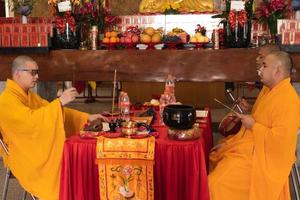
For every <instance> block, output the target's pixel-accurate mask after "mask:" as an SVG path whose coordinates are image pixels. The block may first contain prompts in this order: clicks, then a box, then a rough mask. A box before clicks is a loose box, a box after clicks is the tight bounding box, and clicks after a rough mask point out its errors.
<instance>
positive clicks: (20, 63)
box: [11, 55, 35, 74]
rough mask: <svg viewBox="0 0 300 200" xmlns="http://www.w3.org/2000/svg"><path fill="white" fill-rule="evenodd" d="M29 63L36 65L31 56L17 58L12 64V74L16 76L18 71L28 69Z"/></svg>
mask: <svg viewBox="0 0 300 200" xmlns="http://www.w3.org/2000/svg"><path fill="white" fill-rule="evenodd" d="M28 62H33V63H35V61H34V60H33V59H32V58H31V57H29V56H24V55H21V56H18V57H16V58H15V59H14V61H13V62H12V66H11V73H12V74H14V73H15V72H16V71H17V70H18V69H21V68H24V67H26V64H27V63H28Z"/></svg>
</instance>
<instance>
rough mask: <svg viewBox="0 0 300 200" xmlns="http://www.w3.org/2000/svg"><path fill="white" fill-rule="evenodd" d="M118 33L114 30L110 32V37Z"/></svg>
mask: <svg viewBox="0 0 300 200" xmlns="http://www.w3.org/2000/svg"><path fill="white" fill-rule="evenodd" d="M117 36H118V33H117V32H116V31H112V32H110V37H117Z"/></svg>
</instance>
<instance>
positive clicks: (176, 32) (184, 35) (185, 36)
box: [167, 27, 189, 43]
mask: <svg viewBox="0 0 300 200" xmlns="http://www.w3.org/2000/svg"><path fill="white" fill-rule="evenodd" d="M167 35H171V36H174V35H176V36H178V37H180V38H181V42H182V43H186V42H187V41H188V36H189V35H188V34H187V33H186V32H185V30H183V29H181V28H178V27H176V28H173V29H172V31H171V32H168V34H167Z"/></svg>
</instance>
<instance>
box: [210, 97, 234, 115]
mask: <svg viewBox="0 0 300 200" xmlns="http://www.w3.org/2000/svg"><path fill="white" fill-rule="evenodd" d="M214 100H215V101H216V102H218V103H219V104H221V105H222V106H224V107H225V108H227V109H229V110H230V111H231V112H233V113H234V114H236V115H237V116H239V115H240V114H239V113H238V112H236V111H235V110H233V109H232V108H230V107H229V106H227V105H225V104H224V103H222V102H221V101H219V100H218V99H216V98H214Z"/></svg>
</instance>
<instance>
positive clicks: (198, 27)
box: [195, 24, 206, 36]
mask: <svg viewBox="0 0 300 200" xmlns="http://www.w3.org/2000/svg"><path fill="white" fill-rule="evenodd" d="M195 33H201V34H202V35H203V36H205V35H206V28H205V26H201V25H200V24H197V28H196V29H195Z"/></svg>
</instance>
